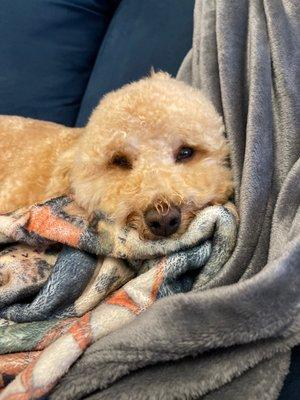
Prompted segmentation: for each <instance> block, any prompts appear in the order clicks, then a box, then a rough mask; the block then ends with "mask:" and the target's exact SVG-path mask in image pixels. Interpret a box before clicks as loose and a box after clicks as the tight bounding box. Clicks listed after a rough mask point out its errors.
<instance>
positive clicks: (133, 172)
mask: <svg viewBox="0 0 300 400" xmlns="http://www.w3.org/2000/svg"><path fill="white" fill-rule="evenodd" d="M228 153H229V150H228V145H227V143H226V140H225V138H224V136H223V125H222V120H221V118H220V117H219V116H218V115H217V113H216V111H215V110H214V108H213V107H212V105H211V104H210V103H209V102H208V101H207V100H206V99H205V98H204V97H203V95H202V94H201V93H200V92H199V91H197V90H195V89H192V88H190V87H188V86H187V85H185V84H184V83H182V82H178V81H176V80H175V79H172V78H170V77H169V76H168V75H166V74H162V73H159V74H155V75H153V76H151V77H150V78H146V79H143V80H141V81H139V82H136V83H133V84H131V85H127V86H125V87H123V88H122V89H120V90H118V91H116V92H114V93H111V94H109V95H107V96H106V97H105V98H104V99H103V100H102V102H101V103H100V105H99V106H98V108H96V110H95V111H94V113H93V115H92V117H91V119H90V121H89V123H88V125H87V127H86V129H85V133H84V134H83V136H82V137H81V140H80V142H79V147H78V151H77V154H76V156H75V161H74V165H73V170H72V173H71V175H72V186H73V188H72V189H73V192H74V195H75V199H76V201H77V202H78V203H79V204H80V205H81V206H82V207H84V208H85V209H86V210H88V212H90V213H92V212H94V211H97V210H101V211H102V212H105V213H108V214H109V215H111V216H112V217H113V218H114V219H115V220H116V222H117V223H118V224H119V225H123V226H124V225H128V226H131V227H134V228H136V229H137V231H138V232H139V234H140V236H141V237H142V238H144V239H152V240H153V239H157V238H161V237H166V236H171V235H172V236H175V237H176V235H181V234H182V233H183V232H184V231H185V230H186V229H187V227H188V225H189V223H190V221H191V220H192V218H193V217H194V215H195V213H196V212H197V211H198V210H199V209H201V208H203V207H205V206H206V205H209V204H222V203H224V202H226V201H227V200H228V197H229V196H230V195H231V193H232V188H233V185H232V178H231V172H230V170H229V169H228V167H227V166H226V161H227V157H228Z"/></svg>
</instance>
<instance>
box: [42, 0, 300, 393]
mask: <svg viewBox="0 0 300 400" xmlns="http://www.w3.org/2000/svg"><path fill="white" fill-rule="evenodd" d="M299 20H300V3H299V2H298V1H295V0H264V1H263V0H251V1H250V0H248V1H247V0H231V1H229V2H228V1H221V0H220V1H218V0H215V1H212V0H202V1H196V5H195V21H194V22H195V25H194V39H193V48H192V49H191V51H190V53H189V54H188V55H187V57H186V58H185V60H184V62H183V64H182V67H181V69H180V71H179V74H178V78H179V79H182V80H185V81H186V82H188V83H190V84H191V85H194V86H196V87H199V88H201V89H202V90H204V91H205V92H206V93H207V96H208V97H209V98H210V99H211V100H212V101H213V102H214V104H215V106H216V107H217V109H218V110H219V111H220V113H222V115H223V116H224V121H225V126H226V132H227V135H228V138H229V141H230V143H231V148H232V167H233V171H234V176H235V183H236V204H237V206H238V208H239V212H240V217H241V221H240V222H241V224H240V230H239V235H238V241H237V245H236V248H235V251H234V253H233V255H232V256H231V258H230V259H229V261H228V262H227V263H226V265H225V266H224V267H223V269H222V270H221V271H220V272H219V273H218V274H217V275H216V276H215V277H214V278H213V279H211V280H210V281H209V282H208V283H207V284H206V285H205V286H201V287H200V285H198V284H197V282H196V283H195V285H194V290H193V291H192V292H189V293H186V294H180V295H176V296H171V297H168V298H165V299H162V300H160V301H158V302H157V303H155V304H153V306H152V307H151V308H150V309H149V310H148V311H147V312H146V313H144V314H143V315H141V316H139V317H138V318H136V319H135V320H134V321H132V323H130V324H129V325H127V326H125V327H123V328H122V329H120V330H118V331H116V332H114V333H113V334H110V335H108V336H106V337H104V338H102V339H101V340H99V341H97V342H96V343H94V344H93V345H92V346H91V347H90V348H89V349H88V350H87V351H86V352H85V354H84V355H83V357H82V358H81V359H80V360H79V361H78V362H77V363H76V364H75V365H74V366H73V367H72V368H71V369H70V371H69V372H68V374H67V375H66V376H65V377H64V378H63V379H62V380H61V382H60V384H59V385H58V386H57V387H56V389H55V391H54V392H53V393H52V395H51V396H50V397H51V399H53V400H54V399H55V400H63V399H83V398H84V399H87V398H88V399H97V400H100V399H136V400H137V399H175V398H176V399H200V398H201V399H202V398H203V399H205V400H217V399H222V400H225V399H228V400H229V399H230V400H232V399H243V400H255V399H259V400H262V399H266V400H271V399H276V398H277V397H278V395H279V392H280V389H281V387H282V384H283V380H284V378H285V376H286V374H287V372H288V368H289V358H290V349H291V348H292V347H293V346H294V345H296V344H298V343H299V342H300V309H299V305H300V290H299V289H300V211H299V203H300V178H299V177H300V160H299V153H300V134H299V128H300V123H299V115H300V110H299V104H300V102H299V100H300V98H299V97H300V95H299V76H300V74H299V43H300V32H299V28H300V26H299Z"/></svg>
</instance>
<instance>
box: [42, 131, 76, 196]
mask: <svg viewBox="0 0 300 400" xmlns="http://www.w3.org/2000/svg"><path fill="white" fill-rule="evenodd" d="M76 130H77V129H76ZM78 131H79V129H78ZM77 147H78V141H76V142H75V144H73V145H72V146H71V147H70V148H69V149H67V150H66V151H65V152H63V153H62V154H61V155H60V156H59V157H58V159H57V162H56V165H55V167H54V169H53V171H52V174H51V177H50V180H49V183H48V186H47V188H46V196H47V197H48V198H51V197H57V196H62V195H69V194H70V192H71V171H72V168H73V165H74V159H75V154H76V151H77Z"/></svg>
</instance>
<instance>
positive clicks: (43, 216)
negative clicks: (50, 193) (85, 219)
mask: <svg viewBox="0 0 300 400" xmlns="http://www.w3.org/2000/svg"><path fill="white" fill-rule="evenodd" d="M26 229H27V230H28V231H29V232H34V233H37V234H38V235H40V236H42V237H45V238H46V239H50V240H53V241H56V242H60V243H65V244H68V245H70V246H73V247H76V246H78V243H79V239H80V235H81V234H82V230H81V229H80V228H78V227H76V226H74V225H72V224H70V223H69V222H68V221H65V220H64V219H62V218H59V217H56V216H55V215H54V214H53V213H52V211H51V208H50V207H49V206H41V207H33V208H32V209H31V214H30V218H29V221H28V223H27V226H26Z"/></svg>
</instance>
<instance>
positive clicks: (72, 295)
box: [0, 197, 237, 399]
mask: <svg viewBox="0 0 300 400" xmlns="http://www.w3.org/2000/svg"><path fill="white" fill-rule="evenodd" d="M236 233H237V214H236V211H235V208H234V206H233V205H232V204H230V203H228V204H227V205H225V206H211V207H207V208H206V209H204V210H202V211H200V212H199V213H198V215H197V216H196V217H195V219H194V220H193V221H192V222H191V224H190V226H189V227H188V229H187V231H186V232H185V233H184V234H183V235H182V236H181V237H180V239H177V240H175V239H172V238H169V239H168V238H167V239H161V240H159V241H144V240H141V239H140V238H139V236H138V233H137V231H136V230H134V229H129V228H128V227H123V228H120V227H118V226H117V225H116V224H115V223H114V221H113V219H112V218H110V217H109V216H107V215H105V214H104V213H103V212H101V211H100V210H99V211H98V212H97V213H95V215H94V218H92V219H89V220H88V219H87V215H86V213H85V212H84V210H82V209H81V208H79V207H78V206H77V205H76V204H75V203H74V201H73V200H72V199H71V198H67V197H58V198H55V199H52V200H49V201H47V202H45V203H43V204H41V205H34V206H32V207H29V208H24V209H21V210H17V211H16V212H12V213H9V214H4V215H0V243H2V244H3V245H5V248H4V250H2V252H0V277H1V286H0V354H1V355H0V387H1V386H2V387H3V386H5V385H6V383H7V382H9V381H10V380H12V379H13V378H14V376H16V375H17V374H19V375H18V376H17V377H16V379H15V380H13V382H12V383H11V384H10V385H8V386H7V387H6V388H5V389H4V390H3V392H2V393H1V394H0V398H1V399H12V398H17V397H18V396H21V398H30V399H41V398H43V396H44V395H46V394H47V393H48V392H49V391H50V390H51V389H52V387H53V386H54V385H55V384H56V382H57V381H58V380H59V379H60V378H61V376H63V375H64V373H65V372H66V371H67V370H68V368H69V367H70V366H71V365H72V364H73V362H74V361H75V360H76V359H77V358H78V357H79V356H80V355H81V354H82V353H83V352H84V351H85V349H86V348H87V347H88V346H89V345H90V344H91V343H93V342H94V341H95V340H97V339H99V338H101V337H103V336H106V335H107V334H109V333H110V332H113V331H114V330H116V329H118V328H120V327H121V326H123V325H125V324H127V323H128V322H130V321H131V320H132V319H134V318H135V317H136V316H138V315H139V314H141V313H143V312H144V311H145V310H146V309H148V308H149V307H150V306H151V305H152V304H153V303H154V302H155V301H156V300H159V299H161V298H164V297H167V296H170V295H174V294H182V293H186V292H188V291H190V290H191V288H192V286H193V283H194V281H195V279H196V277H197V276H198V275H199V276H201V280H202V284H203V285H205V284H206V283H207V282H209V281H210V280H211V279H212V278H213V276H215V275H216V274H218V272H219V271H220V269H221V268H222V266H223V265H224V263H225V262H226V261H227V260H228V258H229V256H230V254H231V252H232V250H233V248H234V245H235V240H236ZM10 242H13V244H9V243H10ZM1 318H2V319H1ZM46 370H47V374H45V371H46ZM22 396H23V397H22Z"/></svg>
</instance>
